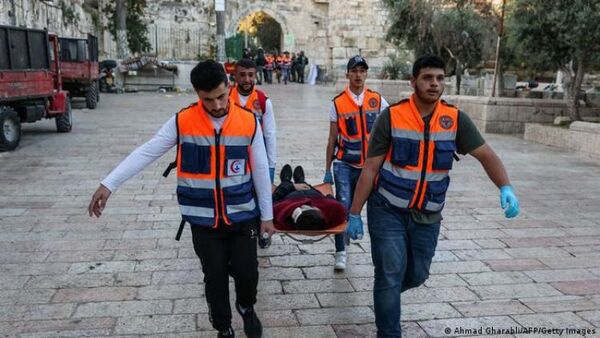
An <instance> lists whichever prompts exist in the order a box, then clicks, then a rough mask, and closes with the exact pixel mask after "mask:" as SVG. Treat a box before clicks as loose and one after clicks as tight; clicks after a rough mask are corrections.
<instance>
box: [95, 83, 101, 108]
mask: <svg viewBox="0 0 600 338" xmlns="http://www.w3.org/2000/svg"><path fill="white" fill-rule="evenodd" d="M94 84H95V85H96V103H98V102H100V85H99V84H98V81H95V82H94Z"/></svg>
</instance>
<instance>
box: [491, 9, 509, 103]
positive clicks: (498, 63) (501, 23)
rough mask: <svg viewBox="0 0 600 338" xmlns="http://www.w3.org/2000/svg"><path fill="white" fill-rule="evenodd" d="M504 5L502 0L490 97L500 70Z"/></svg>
mask: <svg viewBox="0 0 600 338" xmlns="http://www.w3.org/2000/svg"><path fill="white" fill-rule="evenodd" d="M505 6H506V0H502V14H501V15H500V32H499V33H498V44H497V45H496V64H495V65H494V81H493V84H492V97H495V96H496V82H497V81H498V75H500V76H502V74H498V72H499V71H500V47H501V46H502V44H501V41H502V35H503V34H504V7H505Z"/></svg>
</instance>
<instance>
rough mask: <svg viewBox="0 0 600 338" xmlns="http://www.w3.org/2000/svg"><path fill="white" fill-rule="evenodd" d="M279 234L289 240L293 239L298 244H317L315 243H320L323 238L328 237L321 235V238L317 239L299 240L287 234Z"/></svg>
mask: <svg viewBox="0 0 600 338" xmlns="http://www.w3.org/2000/svg"><path fill="white" fill-rule="evenodd" d="M281 234H283V235H285V236H288V237H289V238H291V239H293V240H295V241H297V242H300V243H302V244H313V243H317V242H320V241H322V240H324V239H325V238H327V237H329V234H327V235H323V236H321V237H319V238H318V239H299V238H296V237H294V236H292V235H290V234H288V233H281Z"/></svg>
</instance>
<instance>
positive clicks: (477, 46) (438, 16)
mask: <svg viewBox="0 0 600 338" xmlns="http://www.w3.org/2000/svg"><path fill="white" fill-rule="evenodd" d="M453 4H454V6H452V7H448V8H446V9H444V10H439V11H436V12H435V13H434V16H433V26H432V35H433V41H434V43H435V45H436V48H438V50H439V51H440V55H441V56H442V57H443V58H444V59H446V61H448V64H449V66H450V67H452V68H451V69H449V74H452V75H456V77H457V90H458V93H460V79H461V75H462V73H463V70H464V69H466V68H473V67H476V66H478V65H479V64H480V62H481V60H482V57H483V45H484V40H485V39H486V37H487V36H490V35H492V34H493V26H492V24H491V23H490V21H488V20H486V19H485V18H484V17H483V16H482V15H481V14H480V13H479V12H477V11H476V10H475V8H474V7H473V6H472V5H470V4H469V3H467V2H466V1H453Z"/></svg>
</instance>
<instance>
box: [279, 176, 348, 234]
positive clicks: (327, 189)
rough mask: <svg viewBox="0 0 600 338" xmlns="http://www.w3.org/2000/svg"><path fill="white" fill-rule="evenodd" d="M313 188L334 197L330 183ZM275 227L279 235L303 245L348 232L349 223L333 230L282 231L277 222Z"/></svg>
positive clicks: (345, 222)
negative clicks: (300, 236)
mask: <svg viewBox="0 0 600 338" xmlns="http://www.w3.org/2000/svg"><path fill="white" fill-rule="evenodd" d="M313 188H315V189H317V190H318V191H320V192H321V193H322V194H323V195H324V196H327V195H332V196H333V188H332V187H331V184H330V183H321V184H318V185H315V186H313ZM274 225H275V230H277V233H279V234H282V235H283V236H287V237H289V238H291V239H293V240H295V241H297V242H300V243H302V244H312V243H316V242H319V241H322V240H323V239H325V238H327V237H329V236H330V235H337V234H341V233H343V232H344V231H346V227H347V226H348V222H347V221H344V222H343V223H340V224H338V225H335V226H333V227H331V228H328V229H323V230H290V229H282V228H281V227H280V226H281V225H279V224H277V222H275V224H274ZM295 235H296V236H298V235H302V236H309V237H318V238H316V239H313V238H298V237H295Z"/></svg>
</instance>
